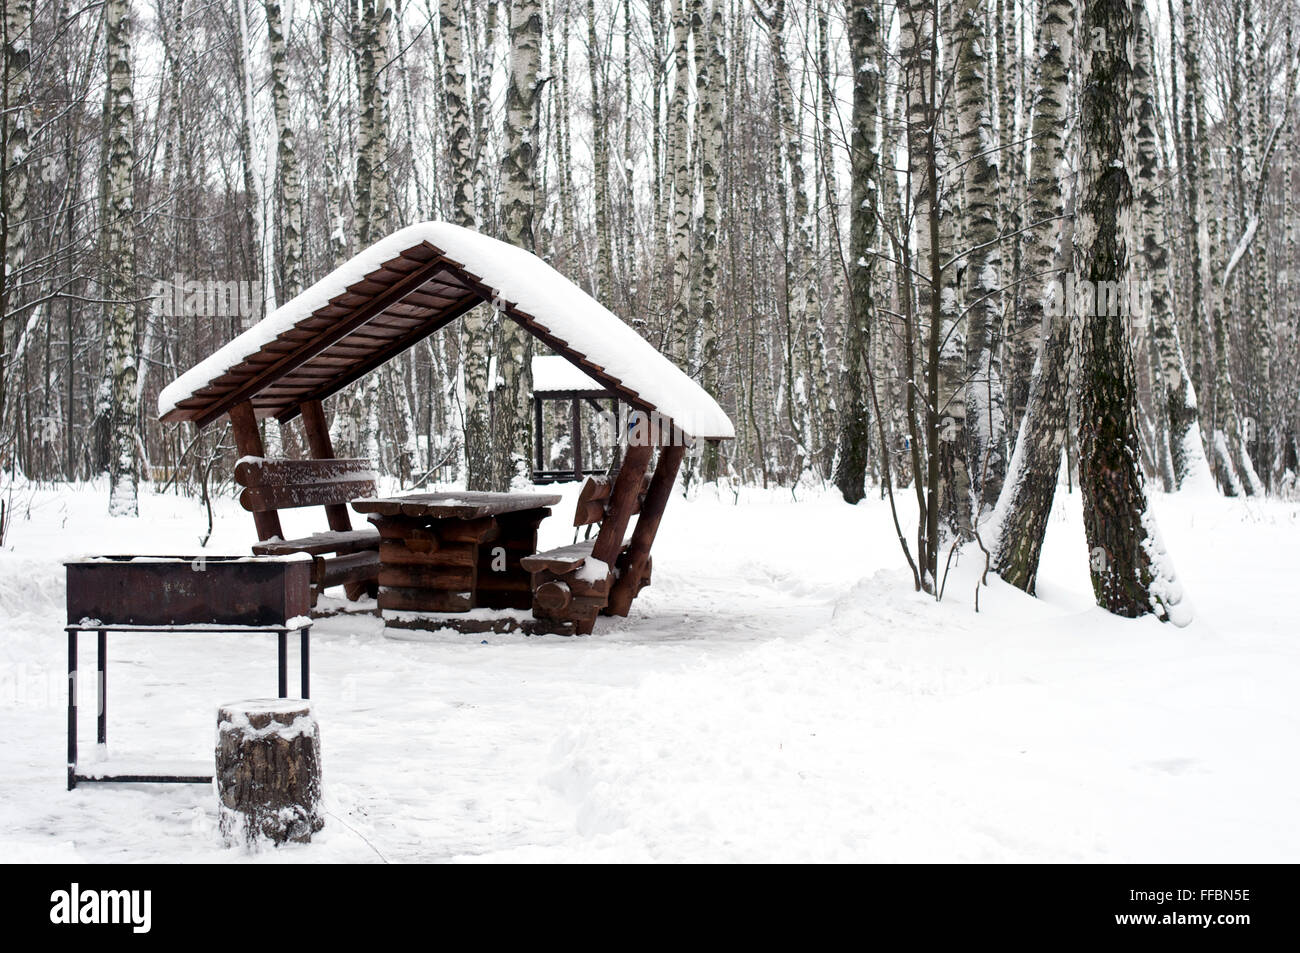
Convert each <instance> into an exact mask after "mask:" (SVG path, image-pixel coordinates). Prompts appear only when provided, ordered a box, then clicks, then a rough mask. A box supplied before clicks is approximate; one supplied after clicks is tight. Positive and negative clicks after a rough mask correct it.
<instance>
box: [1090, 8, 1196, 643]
mask: <svg viewBox="0 0 1300 953" xmlns="http://www.w3.org/2000/svg"><path fill="white" fill-rule="evenodd" d="M1082 35H1083V36H1084V37H1086V38H1088V40H1089V45H1088V47H1087V48H1086V49H1085V51H1084V55H1083V59H1084V67H1083V69H1084V72H1083V76H1082V100H1081V107H1082V109H1081V114H1080V136H1081V141H1082V158H1081V167H1080V172H1079V182H1080V191H1079V204H1078V216H1077V223H1078V224H1077V226H1076V231H1075V258H1076V263H1077V265H1078V270H1079V274H1080V276H1081V278H1083V279H1086V280H1088V281H1091V282H1093V287H1097V286H1098V283H1099V282H1112V283H1113V284H1111V285H1108V286H1107V287H1119V288H1123V287H1126V286H1127V281H1128V278H1129V273H1130V272H1129V262H1128V247H1127V237H1126V231H1127V229H1128V228H1129V218H1130V217H1131V215H1132V208H1131V206H1132V200H1133V183H1132V175H1131V172H1130V170H1131V167H1132V159H1131V156H1130V150H1131V143H1132V142H1133V138H1134V136H1133V132H1134V129H1133V122H1132V118H1133V117H1132V102H1133V75H1132V72H1133V69H1132V63H1133V58H1134V47H1135V41H1136V38H1137V26H1136V22H1135V18H1134V11H1133V4H1132V0H1084V7H1083V22H1082ZM1095 310H1098V311H1100V310H1101V309H1095ZM1081 330H1082V334H1081V338H1082V346H1081V354H1080V364H1081V371H1080V384H1079V487H1080V490H1081V491H1082V496H1083V526H1084V533H1085V535H1086V536H1087V539H1088V548H1089V553H1090V560H1089V562H1090V566H1091V574H1092V588H1093V594H1094V596H1095V597H1096V600H1097V604H1098V605H1099V606H1101V607H1102V608H1103V609H1105V610H1106V611H1108V612H1112V613H1114V614H1116V615H1121V616H1129V617H1134V616H1141V615H1145V614H1147V613H1155V614H1156V615H1157V616H1159V617H1160V618H1161V619H1163V620H1165V621H1174V622H1176V623H1179V624H1185V623H1186V622H1187V621H1189V620H1190V617H1189V616H1188V615H1187V610H1186V607H1185V606H1184V605H1182V593H1181V591H1180V589H1179V586H1178V583H1177V582H1176V580H1175V579H1174V576H1173V568H1172V564H1171V562H1170V560H1169V556H1168V554H1167V553H1166V552H1165V551H1164V547H1163V544H1162V543H1161V540H1160V536H1159V533H1158V531H1157V529H1156V525H1155V520H1154V517H1153V516H1152V515H1151V512H1150V506H1149V503H1148V501H1147V497H1146V487H1145V484H1144V480H1143V477H1142V469H1141V467H1140V465H1139V447H1138V428H1137V388H1136V383H1135V378H1134V365H1133V351H1132V345H1131V343H1130V338H1129V329H1128V327H1127V323H1126V318H1125V316H1124V315H1122V314H1094V315H1087V316H1085V317H1084V320H1083V322H1082V329H1081Z"/></svg>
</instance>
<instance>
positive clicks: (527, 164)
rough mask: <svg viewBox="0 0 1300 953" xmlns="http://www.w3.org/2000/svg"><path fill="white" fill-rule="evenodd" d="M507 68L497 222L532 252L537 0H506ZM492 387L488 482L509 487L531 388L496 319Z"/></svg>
mask: <svg viewBox="0 0 1300 953" xmlns="http://www.w3.org/2000/svg"><path fill="white" fill-rule="evenodd" d="M510 38H511V52H510V70H509V78H508V80H507V86H506V122H505V129H504V151H503V154H502V157H501V192H502V202H501V221H502V232H503V236H502V237H503V238H504V239H505V240H506V241H508V242H510V243H511V244H512V245H517V246H519V247H520V248H524V249H527V250H528V251H533V250H534V232H533V212H534V203H535V201H536V196H535V194H534V177H535V175H536V163H537V152H536V145H535V143H536V135H537V115H536V105H537V89H538V70H539V62H540V51H541V41H542V12H541V6H540V5H539V4H538V2H537V0H513V2H512V3H511V4H510ZM497 332H498V334H499V336H500V341H501V346H500V348H499V349H498V350H497V379H498V382H499V383H498V386H497V387H496V389H495V391H494V393H493V404H492V415H493V420H492V429H493V435H494V438H495V439H494V445H493V455H494V463H493V468H492V470H493V482H494V484H495V488H496V489H498V490H506V489H509V487H510V483H511V481H512V479H513V478H514V476H515V474H516V460H517V458H518V459H522V460H525V461H526V460H527V459H528V454H529V447H530V446H531V436H530V435H531V431H532V426H531V422H530V420H529V417H530V415H529V414H528V413H527V412H526V408H525V404H526V402H527V399H528V393H529V390H530V389H531V386H530V384H531V377H532V374H531V372H530V369H529V367H528V354H529V352H530V350H531V349H530V348H529V347H528V339H527V336H526V334H525V332H524V331H523V329H522V328H519V327H518V326H517V325H515V324H514V323H513V322H510V323H509V324H506V323H505V322H504V321H500V320H499V321H498V328H497Z"/></svg>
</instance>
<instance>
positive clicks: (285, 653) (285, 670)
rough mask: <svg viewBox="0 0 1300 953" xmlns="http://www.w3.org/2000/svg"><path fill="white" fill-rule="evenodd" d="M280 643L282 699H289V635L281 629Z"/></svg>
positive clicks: (279, 634) (277, 634) (278, 635)
mask: <svg viewBox="0 0 1300 953" xmlns="http://www.w3.org/2000/svg"><path fill="white" fill-rule="evenodd" d="M276 636H277V639H278V641H279V643H280V652H279V655H280V658H279V662H280V697H281V698H288V697H289V633H288V632H287V631H286V630H284V629H281V630H280V631H279V632H277V633H276Z"/></svg>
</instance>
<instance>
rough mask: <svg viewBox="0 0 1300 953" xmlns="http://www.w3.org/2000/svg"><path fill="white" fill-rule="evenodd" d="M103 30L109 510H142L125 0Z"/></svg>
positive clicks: (116, 2)
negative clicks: (109, 386)
mask: <svg viewBox="0 0 1300 953" xmlns="http://www.w3.org/2000/svg"><path fill="white" fill-rule="evenodd" d="M105 13H106V18H105V34H106V41H107V45H106V47H105V50H106V60H107V65H108V86H107V96H108V108H107V110H106V113H107V120H108V122H107V125H106V126H105V129H104V135H105V143H104V145H105V149H104V152H105V155H106V158H107V163H106V164H107V174H108V194H107V201H106V203H105V212H106V215H107V218H106V220H105V222H104V251H105V254H106V256H107V257H106V268H105V276H106V278H107V287H106V288H105V292H106V294H105V297H106V298H107V299H108V301H109V304H108V315H107V316H108V338H109V343H110V347H111V351H110V353H111V355H112V360H111V367H112V396H111V401H112V403H111V408H112V410H111V421H112V452H111V454H110V456H109V502H108V511H109V513H110V514H111V515H113V516H137V515H139V503H138V502H137V487H138V483H139V479H140V474H139V465H138V459H139V458H138V454H137V452H136V451H137V446H138V421H139V405H138V396H137V391H136V374H137V373H138V359H139V356H138V354H137V353H136V345H135V337H136V323H137V320H136V309H135V302H134V300H133V299H134V298H135V221H134V218H135V186H134V180H133V178H132V170H133V167H134V165H135V140H134V138H133V136H134V128H133V127H134V123H135V101H134V98H133V97H134V92H133V89H132V83H131V16H130V2H129V0H107V5H106V7H105Z"/></svg>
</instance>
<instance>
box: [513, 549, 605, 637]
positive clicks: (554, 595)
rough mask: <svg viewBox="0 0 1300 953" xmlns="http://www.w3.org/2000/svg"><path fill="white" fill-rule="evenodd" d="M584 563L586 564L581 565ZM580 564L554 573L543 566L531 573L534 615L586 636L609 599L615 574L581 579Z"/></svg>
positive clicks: (540, 620)
mask: <svg viewBox="0 0 1300 953" xmlns="http://www.w3.org/2000/svg"><path fill="white" fill-rule="evenodd" d="M584 565H585V564H584ZM586 574H587V573H584V569H583V566H578V567H577V568H574V569H569V570H566V571H562V572H557V571H556V570H555V569H542V570H540V571H538V572H534V573H533V579H532V587H533V600H532V608H533V618H535V619H537V620H538V621H539V622H549V623H552V624H555V625H568V626H572V627H573V631H574V632H576V633H578V634H581V635H589V634H590V633H591V630H592V627H593V626H594V625H595V622H596V616H598V615H600V611H601V610H602V609H604V608H605V606H606V604H607V603H608V602H609V590H610V587H611V586H612V585H613V584H614V574H613V573H606V574H605V576H604V578H602V579H596V580H592V579H581V578H579V576H580V575H586Z"/></svg>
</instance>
